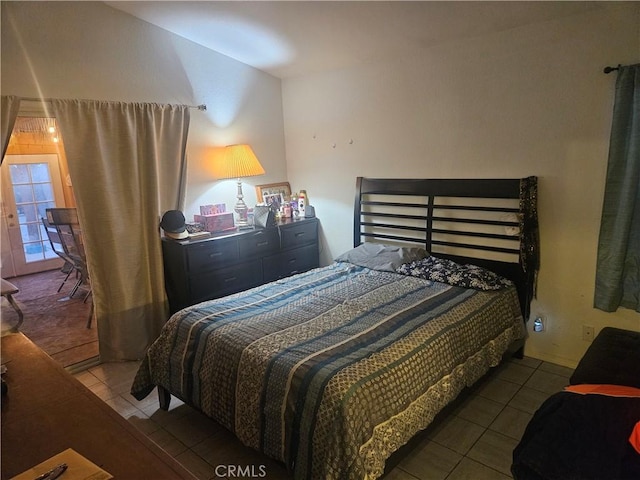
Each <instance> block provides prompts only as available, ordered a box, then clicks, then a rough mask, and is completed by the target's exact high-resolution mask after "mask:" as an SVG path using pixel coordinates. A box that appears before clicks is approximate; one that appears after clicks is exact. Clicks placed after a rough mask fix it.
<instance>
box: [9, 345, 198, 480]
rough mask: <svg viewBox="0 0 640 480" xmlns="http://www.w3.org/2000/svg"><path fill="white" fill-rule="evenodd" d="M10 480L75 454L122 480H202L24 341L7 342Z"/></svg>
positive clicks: (47, 357)
mask: <svg viewBox="0 0 640 480" xmlns="http://www.w3.org/2000/svg"><path fill="white" fill-rule="evenodd" d="M2 362H3V364H6V366H7V373H6V374H5V375H4V379H5V381H6V383H7V386H8V389H9V392H8V394H7V395H3V396H2V418H1V422H2V426H1V429H2V447H1V448H2V479H9V478H11V477H13V476H15V475H17V474H19V473H22V472H23V471H25V470H27V469H29V468H31V467H33V466H35V465H37V464H39V463H40V462H42V461H44V460H46V459H48V458H50V457H52V456H53V455H55V454H57V453H60V452H62V451H63V450H65V449H67V448H73V449H74V450H75V451H76V452H78V453H80V454H81V455H83V456H85V457H86V458H87V459H89V460H91V461H92V462H93V463H95V464H97V465H98V466H100V467H101V468H103V469H104V470H106V471H107V472H109V473H111V474H112V475H113V476H114V478H116V479H123V480H124V479H146V478H153V479H154V480H155V479H167V480H173V479H194V478H195V477H193V476H192V475H191V474H190V473H189V472H188V471H187V470H185V469H184V468H183V467H182V466H181V465H180V464H178V462H176V461H175V460H174V459H173V458H172V457H171V456H170V455H168V454H167V453H166V452H165V451H164V450H162V449H161V448H160V447H158V446H157V445H155V444H154V443H153V442H152V441H151V440H149V439H148V438H147V437H145V436H144V434H142V433H141V432H139V431H138V430H137V429H136V428H135V427H134V426H133V425H131V424H130V423H129V422H128V421H127V420H125V419H124V418H122V417H121V416H120V415H119V414H118V413H117V412H116V411H115V410H113V409H112V408H110V407H109V406H108V405H107V404H105V403H104V402H103V401H102V400H100V399H99V398H98V397H97V396H95V395H94V394H93V393H92V392H91V391H90V390H89V389H87V388H86V387H85V386H84V385H82V384H81V383H80V382H79V381H78V380H76V379H75V378H73V376H72V375H71V374H69V373H68V372H67V371H66V370H64V369H63V368H62V367H61V366H59V365H58V364H57V363H56V362H55V361H54V360H52V359H51V358H50V357H49V356H48V355H47V354H45V353H44V352H43V351H42V350H40V349H39V348H38V347H37V346H36V345H34V344H33V343H32V342H31V341H30V340H29V339H28V338H27V337H25V336H24V335H22V334H14V335H7V336H5V337H2Z"/></svg>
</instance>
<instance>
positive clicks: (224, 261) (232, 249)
mask: <svg viewBox="0 0 640 480" xmlns="http://www.w3.org/2000/svg"><path fill="white" fill-rule="evenodd" d="M238 260H240V255H239V252H238V241H237V240H236V239H235V238H228V239H226V238H225V239H220V240H216V241H215V242H202V243H197V244H194V245H190V246H189V248H188V249H187V269H188V270H189V273H190V274H191V275H193V274H198V273H200V272H206V271H209V270H214V269H217V268H220V267H225V266H227V265H231V264H233V263H235V262H237V261H238Z"/></svg>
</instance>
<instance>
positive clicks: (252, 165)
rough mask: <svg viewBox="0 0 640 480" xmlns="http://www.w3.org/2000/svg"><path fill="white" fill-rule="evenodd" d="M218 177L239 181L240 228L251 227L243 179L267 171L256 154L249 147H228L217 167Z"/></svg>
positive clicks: (237, 211) (237, 206) (238, 209)
mask: <svg viewBox="0 0 640 480" xmlns="http://www.w3.org/2000/svg"><path fill="white" fill-rule="evenodd" d="M215 170H216V177H217V178H219V179H221V180H222V179H225V178H237V179H238V195H237V198H238V201H237V202H236V205H235V207H234V210H235V212H236V214H237V215H238V219H237V222H236V224H237V226H238V228H240V229H242V228H247V227H249V226H250V225H249V222H248V221H247V210H248V208H247V205H246V204H245V203H244V200H243V197H244V195H243V194H242V179H243V178H245V177H253V176H256V175H264V174H265V171H264V168H263V167H262V165H260V162H259V161H258V158H257V157H256V155H255V153H253V150H252V149H251V147H250V146H249V145H228V146H226V147H225V151H224V155H223V158H222V161H221V162H219V163H218V164H217V165H216V169H215Z"/></svg>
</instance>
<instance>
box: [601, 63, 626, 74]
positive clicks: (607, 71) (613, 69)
mask: <svg viewBox="0 0 640 480" xmlns="http://www.w3.org/2000/svg"><path fill="white" fill-rule="evenodd" d="M621 66H622V65H620V64H618V66H617V67H604V70H602V71H603V72H604V73H607V74H608V73H611V72H615V71H616V70H620V67H621Z"/></svg>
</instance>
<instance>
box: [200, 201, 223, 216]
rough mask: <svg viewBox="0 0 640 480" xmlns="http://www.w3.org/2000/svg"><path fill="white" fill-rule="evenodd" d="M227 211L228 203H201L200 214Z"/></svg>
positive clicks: (214, 213)
mask: <svg viewBox="0 0 640 480" xmlns="http://www.w3.org/2000/svg"><path fill="white" fill-rule="evenodd" d="M226 211H227V204H226V203H217V204H215V205H200V215H216V214H218V213H225V212H226Z"/></svg>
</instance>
